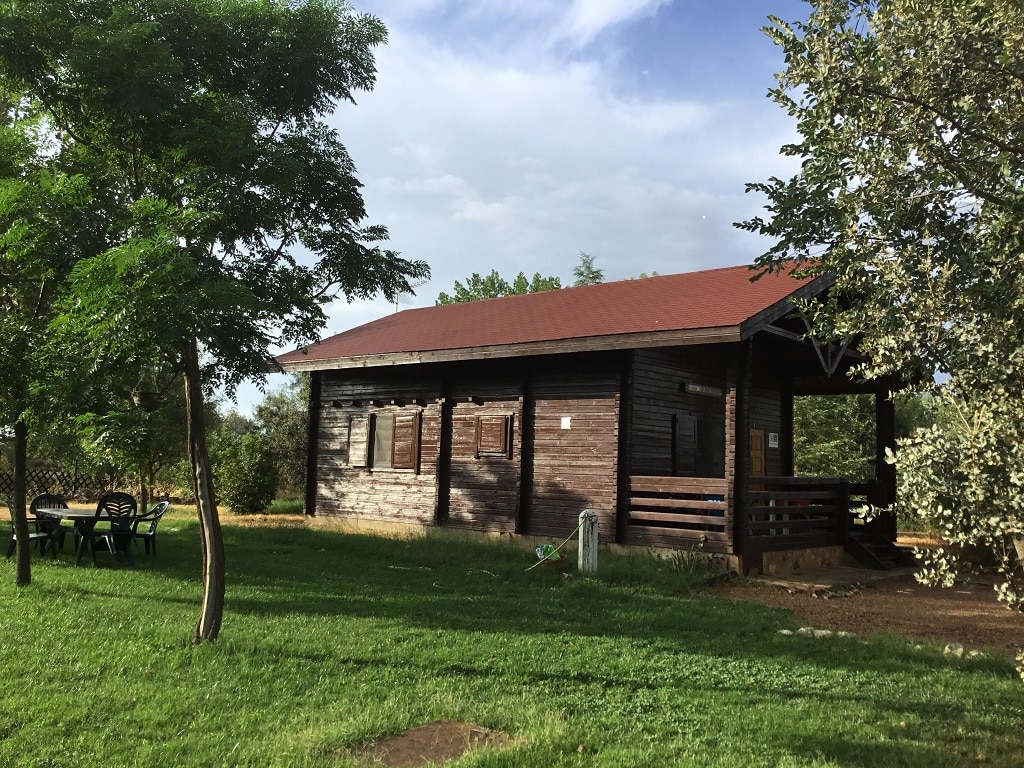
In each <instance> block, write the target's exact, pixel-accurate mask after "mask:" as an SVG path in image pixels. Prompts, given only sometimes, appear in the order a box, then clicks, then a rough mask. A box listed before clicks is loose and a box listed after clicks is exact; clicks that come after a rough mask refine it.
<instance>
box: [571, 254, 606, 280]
mask: <svg viewBox="0 0 1024 768" xmlns="http://www.w3.org/2000/svg"><path fill="white" fill-rule="evenodd" d="M572 276H573V277H574V278H576V279H575V280H573V283H572V284H573V287H576V288H578V287H579V286H581V285H597V284H598V283H603V282H604V270H603V269H598V268H597V267H595V266H594V257H593V256H591V255H590V254H589V253H585V252H583V251H580V263H579V264H577V265H576V266H575V267H573V269H572Z"/></svg>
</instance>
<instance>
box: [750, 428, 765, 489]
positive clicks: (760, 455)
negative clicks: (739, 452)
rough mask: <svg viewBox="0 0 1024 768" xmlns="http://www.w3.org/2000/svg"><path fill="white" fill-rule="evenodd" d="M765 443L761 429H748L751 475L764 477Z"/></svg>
mask: <svg viewBox="0 0 1024 768" xmlns="http://www.w3.org/2000/svg"><path fill="white" fill-rule="evenodd" d="M766 445H767V443H766V440H765V433H764V430H763V429H752V430H750V474H751V476H752V477H764V476H765V475H766V474H767V473H768V470H767V465H766V463H765V455H766V453H765V448H766Z"/></svg>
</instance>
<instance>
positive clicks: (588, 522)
mask: <svg viewBox="0 0 1024 768" xmlns="http://www.w3.org/2000/svg"><path fill="white" fill-rule="evenodd" d="M597 540H598V523H597V513H596V512H594V511H593V510H590V509H584V510H583V511H582V512H580V547H579V560H578V563H577V565H578V567H579V570H580V573H597Z"/></svg>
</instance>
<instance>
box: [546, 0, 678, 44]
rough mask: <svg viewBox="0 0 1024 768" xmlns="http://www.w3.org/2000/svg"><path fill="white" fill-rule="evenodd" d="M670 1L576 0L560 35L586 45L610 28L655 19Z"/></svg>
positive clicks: (566, 17) (567, 14) (570, 8)
mask: <svg viewBox="0 0 1024 768" xmlns="http://www.w3.org/2000/svg"><path fill="white" fill-rule="evenodd" d="M667 2H669V0H573V3H572V5H571V6H570V7H569V10H568V12H567V13H566V15H565V19H564V21H563V23H562V25H561V30H560V32H561V34H563V35H564V36H566V37H568V38H569V39H571V40H573V41H575V42H576V43H577V44H579V45H585V44H587V43H589V42H591V41H592V40H593V39H594V38H596V37H597V36H598V35H600V34H601V33H602V32H603V31H605V30H606V29H608V28H609V27H614V26H617V25H619V24H621V23H623V22H626V21H632V20H635V19H637V18H642V17H646V16H653V15H654V14H655V13H656V12H657V10H658V9H659V8H660V7H661V6H663V5H666V3H667Z"/></svg>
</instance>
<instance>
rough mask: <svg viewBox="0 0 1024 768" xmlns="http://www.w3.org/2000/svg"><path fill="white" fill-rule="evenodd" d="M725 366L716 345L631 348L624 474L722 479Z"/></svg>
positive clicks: (724, 357) (723, 467) (723, 357)
mask: <svg viewBox="0 0 1024 768" xmlns="http://www.w3.org/2000/svg"><path fill="white" fill-rule="evenodd" d="M727 365H728V359H727V357H726V354H725V353H724V352H723V350H722V349H721V348H720V347H687V348H683V349H642V350H637V351H636V354H635V363H634V367H633V390H632V425H633V433H632V435H631V437H632V440H631V454H630V459H631V469H630V474H633V475H649V476H676V477H725V435H726V422H725V416H726V415H725V394H726V381H725V379H726V368H727ZM687 384H689V385H691V386H690V388H689V391H684V389H685V387H686V385H687ZM692 385H698V387H699V388H701V389H700V391H699V392H697V391H694V390H695V387H693V386H692Z"/></svg>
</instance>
